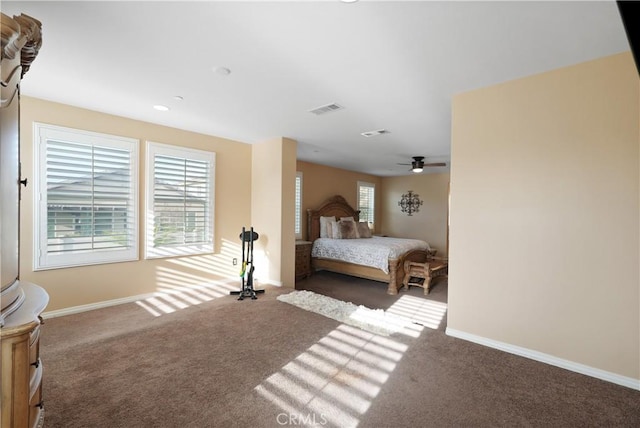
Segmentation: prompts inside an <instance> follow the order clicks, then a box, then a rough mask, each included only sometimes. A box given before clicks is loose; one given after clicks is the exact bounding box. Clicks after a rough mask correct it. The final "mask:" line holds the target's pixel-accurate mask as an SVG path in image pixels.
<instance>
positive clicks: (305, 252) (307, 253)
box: [296, 241, 312, 281]
mask: <svg viewBox="0 0 640 428" xmlns="http://www.w3.org/2000/svg"><path fill="white" fill-rule="evenodd" d="M311 245H312V243H311V242H309V241H296V281H299V280H301V279H304V278H306V277H308V276H310V275H311Z"/></svg>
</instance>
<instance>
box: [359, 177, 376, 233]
mask: <svg viewBox="0 0 640 428" xmlns="http://www.w3.org/2000/svg"><path fill="white" fill-rule="evenodd" d="M374 194H375V187H374V186H373V185H369V184H359V185H358V209H359V210H360V221H366V222H368V223H369V225H372V224H373V223H374V207H375V204H374V202H375V201H374Z"/></svg>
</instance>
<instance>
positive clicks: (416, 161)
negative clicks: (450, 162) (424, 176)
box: [398, 156, 447, 172]
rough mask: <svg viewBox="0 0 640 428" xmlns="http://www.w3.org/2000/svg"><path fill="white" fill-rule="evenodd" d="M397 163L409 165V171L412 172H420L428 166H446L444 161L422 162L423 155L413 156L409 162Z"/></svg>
mask: <svg viewBox="0 0 640 428" xmlns="http://www.w3.org/2000/svg"><path fill="white" fill-rule="evenodd" d="M398 165H411V169H410V170H409V171H413V172H422V170H423V169H424V168H425V167H430V166H447V164H446V163H444V162H434V163H424V156H413V161H412V162H411V163H399V164H398Z"/></svg>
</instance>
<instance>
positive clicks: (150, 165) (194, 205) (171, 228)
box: [145, 143, 215, 258]
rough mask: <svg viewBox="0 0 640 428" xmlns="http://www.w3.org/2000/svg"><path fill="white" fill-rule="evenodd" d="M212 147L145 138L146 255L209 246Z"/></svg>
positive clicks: (199, 251)
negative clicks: (153, 140)
mask: <svg viewBox="0 0 640 428" xmlns="http://www.w3.org/2000/svg"><path fill="white" fill-rule="evenodd" d="M214 177H215V153H213V152H207V151H203V150H196V149H188V148H184V147H177V146H169V145H166V144H159V143H149V145H148V150H147V203H146V213H147V221H146V239H145V257H147V258H157V257H169V256H182V255H192V254H205V253H211V252H213V212H214V211H213V196H214Z"/></svg>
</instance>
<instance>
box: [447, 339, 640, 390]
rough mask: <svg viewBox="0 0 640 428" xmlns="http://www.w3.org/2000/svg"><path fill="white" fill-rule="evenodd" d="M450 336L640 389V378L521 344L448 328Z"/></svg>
mask: <svg viewBox="0 0 640 428" xmlns="http://www.w3.org/2000/svg"><path fill="white" fill-rule="evenodd" d="M446 333H447V335H448V336H452V337H456V338H458V339H463V340H467V341H469V342H474V343H477V344H480V345H484V346H488V347H489V348H494V349H499V350H500V351H504V352H508V353H510V354H515V355H519V356H521V357H525V358H529V359H532V360H535V361H540V362H542V363H545V364H549V365H552V366H556V367H560V368H563V369H566V370H570V371H572V372H576V373H580V374H583V375H587V376H591V377H594V378H596V379H601V380H604V381H607V382H611V383H615V384H617V385H622V386H626V387H627V388H631V389H635V390H638V391H640V379H634V378H631V377H627V376H622V375H619V374H616V373H612V372H608V371H605V370H600V369H596V368H594V367H589V366H586V365H584V364H580V363H576V362H573V361H569V360H565V359H562V358H558V357H554V356H553V355H549V354H545V353H542V352H538V351H533V350H531V349H527V348H522V347H520V346H515V345H510V344H508V343H504V342H499V341H497V340H493V339H488V338H486V337H482V336H477V335H475V334H471V333H465V332H464V331H460V330H455V329H452V328H448V327H447V330H446Z"/></svg>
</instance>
